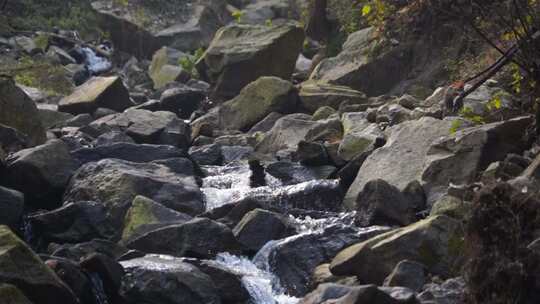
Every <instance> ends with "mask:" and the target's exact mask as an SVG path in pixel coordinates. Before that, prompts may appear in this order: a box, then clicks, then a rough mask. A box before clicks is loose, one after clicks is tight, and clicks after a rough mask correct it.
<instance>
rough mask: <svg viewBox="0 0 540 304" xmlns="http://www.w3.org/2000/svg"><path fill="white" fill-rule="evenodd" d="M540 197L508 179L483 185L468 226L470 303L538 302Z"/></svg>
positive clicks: (466, 273) (539, 300)
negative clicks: (536, 248)
mask: <svg viewBox="0 0 540 304" xmlns="http://www.w3.org/2000/svg"><path fill="white" fill-rule="evenodd" d="M539 228H540V201H539V200H538V199H537V198H536V197H534V196H532V195H529V194H524V193H521V192H520V191H519V190H518V189H515V188H513V187H512V186H510V185H509V184H507V183H498V184H495V185H491V186H486V187H484V189H482V190H481V191H480V192H479V193H478V195H477V197H476V199H475V202H474V206H473V210H472V215H471V218H470V220H469V223H468V227H467V237H466V247H467V248H468V250H469V257H470V261H469V264H468V267H466V269H467V270H466V272H465V277H466V280H467V285H468V286H467V287H468V300H469V303H474V304H484V303H485V304H488V303H489V304H499V303H500V304H509V303H520V304H521V303H525V304H528V303H531V304H532V303H540V293H539V291H540V285H539V282H540V256H539V254H538V252H536V253H535V252H534V251H533V250H531V249H529V248H527V246H528V245H529V244H530V243H531V242H532V241H534V240H535V239H536V238H538V237H539V234H538V232H540V229H539Z"/></svg>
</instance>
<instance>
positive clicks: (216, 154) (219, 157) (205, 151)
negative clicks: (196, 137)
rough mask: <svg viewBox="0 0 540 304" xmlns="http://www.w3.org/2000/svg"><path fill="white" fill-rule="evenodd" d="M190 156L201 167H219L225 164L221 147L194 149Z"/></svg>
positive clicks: (211, 146)
mask: <svg viewBox="0 0 540 304" xmlns="http://www.w3.org/2000/svg"><path fill="white" fill-rule="evenodd" d="M189 156H190V157H191V158H192V159H193V160H194V161H195V162H196V163H197V164H199V165H201V166H203V165H204V166H213V165H214V166H217V165H221V164H222V163H223V154H222V151H221V145H217V144H210V145H205V146H201V147H193V148H191V149H190V151H189Z"/></svg>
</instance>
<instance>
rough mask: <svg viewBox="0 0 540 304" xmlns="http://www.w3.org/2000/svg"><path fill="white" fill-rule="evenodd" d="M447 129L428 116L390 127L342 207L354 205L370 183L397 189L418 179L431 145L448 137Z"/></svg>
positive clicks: (370, 156) (364, 165)
mask: <svg viewBox="0 0 540 304" xmlns="http://www.w3.org/2000/svg"><path fill="white" fill-rule="evenodd" d="M450 127H451V122H450V121H444V120H437V119H434V118H430V117H424V118H421V119H420V120H416V121H408V122H404V123H402V124H399V125H396V126H393V127H391V128H390V132H391V135H390V136H389V137H388V141H387V143H386V145H385V146H383V147H381V148H379V149H377V150H375V151H374V152H373V153H371V154H370V155H369V156H368V157H367V159H366V160H365V161H364V163H363V165H362V167H361V168H360V170H359V171H358V175H357V176H356V179H355V180H354V182H353V183H352V185H351V187H350V188H349V190H348V192H347V194H346V196H345V201H344V203H345V206H347V207H348V208H350V207H351V206H354V202H355V201H356V198H357V196H358V194H359V193H360V192H361V191H362V189H363V188H364V185H365V184H366V183H367V182H369V181H370V180H375V179H383V180H385V181H386V182H388V183H389V184H390V185H393V186H395V187H397V188H398V189H399V190H403V189H405V187H407V185H408V184H409V183H410V182H412V181H415V180H421V177H422V172H423V171H424V164H425V162H426V160H427V159H428V155H427V153H428V151H429V149H430V146H431V144H432V143H433V142H435V141H436V140H437V139H438V138H439V137H441V136H445V135H448V134H449V133H448V132H449V131H448V130H450Z"/></svg>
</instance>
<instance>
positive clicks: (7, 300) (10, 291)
mask: <svg viewBox="0 0 540 304" xmlns="http://www.w3.org/2000/svg"><path fill="white" fill-rule="evenodd" d="M0 299H2V301H4V304H32V302H30V300H28V298H27V297H26V296H25V295H24V294H23V293H22V292H21V290H20V289H18V288H17V287H15V286H13V285H11V284H0Z"/></svg>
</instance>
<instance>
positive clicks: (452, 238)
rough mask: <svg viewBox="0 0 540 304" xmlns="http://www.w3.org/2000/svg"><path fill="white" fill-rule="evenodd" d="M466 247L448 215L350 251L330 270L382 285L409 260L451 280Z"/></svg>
mask: <svg viewBox="0 0 540 304" xmlns="http://www.w3.org/2000/svg"><path fill="white" fill-rule="evenodd" d="M463 246H464V243H463V228H462V227H461V224H460V222H459V221H457V220H455V219H452V218H450V217H447V216H444V215H443V216H435V217H429V218H427V219H425V220H422V221H419V222H417V223H415V224H412V225H410V226H407V227H403V228H400V229H396V230H392V231H390V232H387V233H385V234H382V235H379V236H376V237H374V238H371V239H369V240H367V241H365V242H362V243H358V244H356V245H353V246H351V247H348V248H346V249H345V250H343V251H341V252H340V253H339V254H338V255H337V256H336V257H335V258H334V259H333V260H332V263H331V265H330V270H331V271H332V273H333V274H335V275H356V276H358V278H359V279H360V280H361V281H362V282H365V283H372V284H377V285H380V284H382V283H383V281H384V279H385V278H386V277H387V276H388V275H389V274H390V273H391V272H392V270H393V269H394V267H395V266H396V265H397V264H398V263H399V262H400V261H403V260H406V259H408V260H413V261H417V262H420V263H422V264H424V265H426V267H427V269H428V271H429V272H430V273H433V274H437V275H440V276H443V277H447V276H449V275H450V274H451V273H452V271H453V269H454V266H455V265H456V263H457V262H459V259H460V256H461V254H462V251H463Z"/></svg>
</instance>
